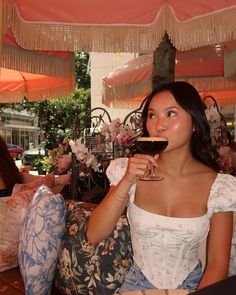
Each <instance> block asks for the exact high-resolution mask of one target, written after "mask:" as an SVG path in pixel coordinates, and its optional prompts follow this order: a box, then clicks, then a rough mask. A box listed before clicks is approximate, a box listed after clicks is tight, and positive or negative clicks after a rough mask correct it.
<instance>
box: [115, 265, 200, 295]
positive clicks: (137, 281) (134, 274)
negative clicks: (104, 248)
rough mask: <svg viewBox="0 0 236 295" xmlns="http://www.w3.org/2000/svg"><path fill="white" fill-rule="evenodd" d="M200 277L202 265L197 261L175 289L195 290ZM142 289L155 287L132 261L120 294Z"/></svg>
mask: <svg viewBox="0 0 236 295" xmlns="http://www.w3.org/2000/svg"><path fill="white" fill-rule="evenodd" d="M201 278H202V265H201V262H200V261H199V263H198V265H197V266H196V267H195V268H194V270H192V271H191V272H190V273H189V274H188V276H187V278H186V279H185V280H184V281H183V283H182V284H181V285H179V286H178V287H177V289H185V290H186V289H187V290H195V289H197V286H198V284H199V282H200V280H201ZM144 289H156V287H155V286H153V285H152V284H151V283H150V282H149V281H148V280H147V278H146V277H145V276H144V274H143V273H142V271H141V270H140V268H139V267H138V265H137V264H136V263H135V262H134V264H133V265H132V266H131V268H130V270H129V272H128V273H127V274H126V276H125V279H124V282H123V285H122V286H121V288H120V290H119V293H120V294H122V293H124V292H128V291H135V290H144Z"/></svg>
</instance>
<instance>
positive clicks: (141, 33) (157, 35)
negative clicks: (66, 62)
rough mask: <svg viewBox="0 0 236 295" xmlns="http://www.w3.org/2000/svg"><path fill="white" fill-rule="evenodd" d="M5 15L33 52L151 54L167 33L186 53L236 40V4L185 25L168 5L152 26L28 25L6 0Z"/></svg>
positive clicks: (21, 39) (177, 47)
mask: <svg viewBox="0 0 236 295" xmlns="http://www.w3.org/2000/svg"><path fill="white" fill-rule="evenodd" d="M4 16H5V18H4V27H5V28H7V27H8V26H10V27H11V28H12V30H13V32H14V35H15V37H16V40H17V43H18V44H19V45H20V46H21V47H23V48H27V49H31V50H32V49H33V50H36V49H37V50H59V51H68V50H69V51H94V52H150V51H153V50H155V49H156V48H157V47H158V45H159V43H160V41H161V39H162V36H163V34H164V33H165V31H167V33H168V35H169V37H170V39H171V42H172V43H173V45H174V46H175V47H176V49H178V50H182V51H183V50H190V49H192V48H197V47H203V46H207V45H212V44H216V43H222V42H225V41H230V40H233V39H236V6H235V5H234V6H232V7H231V8H229V9H224V10H220V11H218V12H215V13H211V14H208V15H204V16H200V17H196V18H193V19H191V20H189V21H185V22H180V21H178V20H176V18H175V16H174V14H173V12H172V10H171V8H170V7H169V6H168V5H165V6H163V8H162V9H161V11H160V13H159V14H158V15H157V17H156V20H155V21H154V22H153V23H152V24H150V25H148V26H147V25H146V26H141V25H133V26H131V25H120V26H118V25H117V26H112V25H111V26H109V25H107V26H102V25H101V26H100V25H96V24H95V25H93V26H91V25H76V24H75V25H68V24H55V23H51V24H44V23H41V24H40V23H32V22H31V23H30V22H24V21H23V20H22V19H21V18H20V16H19V14H18V12H17V9H16V8H15V7H14V4H13V3H11V2H8V1H6V0H5V1H4ZM29 36H30V37H29Z"/></svg>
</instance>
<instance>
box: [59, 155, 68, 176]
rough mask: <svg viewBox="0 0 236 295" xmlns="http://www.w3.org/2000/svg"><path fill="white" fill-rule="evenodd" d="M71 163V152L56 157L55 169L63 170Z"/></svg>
mask: <svg viewBox="0 0 236 295" xmlns="http://www.w3.org/2000/svg"><path fill="white" fill-rule="evenodd" d="M70 164H71V154H67V155H63V156H62V157H60V158H58V159H57V169H58V172H60V173H63V172H65V171H66V170H67V169H68V168H69V166H70Z"/></svg>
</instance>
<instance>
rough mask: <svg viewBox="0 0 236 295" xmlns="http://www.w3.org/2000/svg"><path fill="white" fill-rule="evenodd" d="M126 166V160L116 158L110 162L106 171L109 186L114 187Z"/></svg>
mask: <svg viewBox="0 0 236 295" xmlns="http://www.w3.org/2000/svg"><path fill="white" fill-rule="evenodd" d="M127 165H128V158H117V159H115V160H112V161H111V162H110V164H109V166H108V168H107V170H106V175H107V177H108V179H109V181H110V185H116V184H117V183H118V182H119V181H120V180H121V178H122V177H123V176H124V174H125V171H126V168H127Z"/></svg>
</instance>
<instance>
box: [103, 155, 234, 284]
mask: <svg viewBox="0 0 236 295" xmlns="http://www.w3.org/2000/svg"><path fill="white" fill-rule="evenodd" d="M127 164H128V159H127V158H119V159H115V160H113V161H111V163H110V165H109V167H108V168H107V176H108V178H109V180H110V184H111V185H114V186H115V185H117V184H118V183H119V181H120V180H121V179H122V177H124V175H125V171H126V167H127ZM135 190H136V185H135V184H134V185H133V186H132V187H131V189H130V191H129V195H130V200H129V204H128V211H127V212H128V219H129V223H130V233H131V239H132V247H133V252H134V260H135V262H136V263H137V264H138V266H139V267H140V268H141V270H142V272H143V274H144V275H145V276H146V277H147V279H148V280H149V281H150V282H151V283H152V284H153V285H154V286H155V287H156V288H162V289H163V288H164V289H171V288H173V289H175V288H177V287H178V286H179V285H180V284H181V283H182V282H183V281H184V280H185V278H186V277H187V276H188V274H189V272H191V271H192V270H193V269H194V268H195V266H196V265H197V263H198V247H199V244H200V242H201V241H202V240H204V239H205V237H206V236H207V234H208V231H209V227H210V219H211V216H212V215H213V214H214V213H217V212H226V211H236V178H235V177H233V176H231V175H229V174H221V173H219V174H218V175H217V177H216V179H215V181H214V183H213V184H212V187H211V190H210V194H209V197H208V204H207V214H205V215H203V216H200V217H195V218H178V217H168V216H163V215H158V214H154V213H150V212H147V211H145V210H143V209H141V208H139V207H137V206H136V205H135V204H134V198H135Z"/></svg>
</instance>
